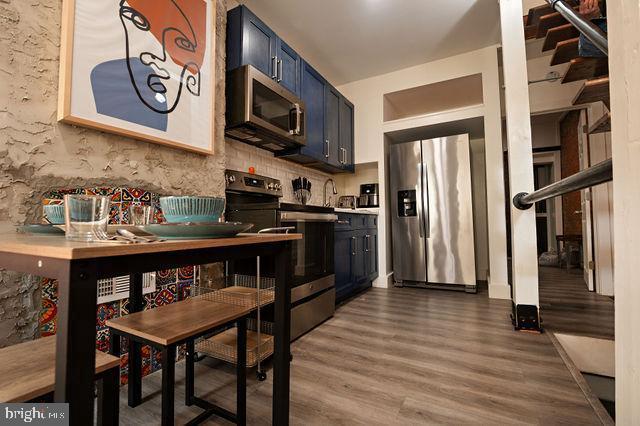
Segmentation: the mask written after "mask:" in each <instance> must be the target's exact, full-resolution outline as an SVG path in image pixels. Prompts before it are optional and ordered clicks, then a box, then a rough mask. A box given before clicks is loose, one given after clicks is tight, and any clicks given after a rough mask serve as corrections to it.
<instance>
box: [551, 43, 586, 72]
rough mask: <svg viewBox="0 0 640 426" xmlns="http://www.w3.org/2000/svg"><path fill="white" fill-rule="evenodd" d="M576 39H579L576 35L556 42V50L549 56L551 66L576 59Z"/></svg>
mask: <svg viewBox="0 0 640 426" xmlns="http://www.w3.org/2000/svg"><path fill="white" fill-rule="evenodd" d="M578 40H580V39H579V38H577V37H576V38H572V39H569V40H565V41H561V42H560V43H558V44H557V45H556V51H555V52H553V57H552V58H551V66H554V65H560V64H564V63H565V62H569V61H570V60H572V59H576V58H577V57H578Z"/></svg>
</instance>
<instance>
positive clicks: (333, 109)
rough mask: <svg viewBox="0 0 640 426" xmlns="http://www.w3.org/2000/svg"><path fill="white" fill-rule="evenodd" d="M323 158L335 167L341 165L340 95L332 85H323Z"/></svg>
mask: <svg viewBox="0 0 640 426" xmlns="http://www.w3.org/2000/svg"><path fill="white" fill-rule="evenodd" d="M324 94H325V98H326V100H325V108H326V110H325V141H324V143H325V158H326V159H327V162H328V163H329V164H330V165H331V166H334V167H336V168H341V167H342V157H341V150H340V102H341V98H342V95H340V92H338V91H337V90H336V89H335V88H334V87H332V86H330V85H329V84H327V85H326V86H325V91H324Z"/></svg>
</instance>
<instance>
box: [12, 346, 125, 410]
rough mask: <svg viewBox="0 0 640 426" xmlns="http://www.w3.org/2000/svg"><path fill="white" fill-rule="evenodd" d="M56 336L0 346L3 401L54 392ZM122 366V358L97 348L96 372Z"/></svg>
mask: <svg viewBox="0 0 640 426" xmlns="http://www.w3.org/2000/svg"><path fill="white" fill-rule="evenodd" d="M55 361H56V337H55V336H48V337H43V338H40V339H37V340H32V341H29V342H25V343H20V344H17V345H12V346H7V347H5V348H2V349H0V401H1V402H26V401H29V400H32V399H34V398H37V397H40V396H43V395H46V394H48V393H50V392H53V389H54V387H55V382H56V379H55V370H56V367H55ZM119 366H120V358H117V357H114V356H112V355H109V354H106V353H104V352H100V351H96V374H99V373H102V372H104V371H106V370H109V369H111V368H116V367H119Z"/></svg>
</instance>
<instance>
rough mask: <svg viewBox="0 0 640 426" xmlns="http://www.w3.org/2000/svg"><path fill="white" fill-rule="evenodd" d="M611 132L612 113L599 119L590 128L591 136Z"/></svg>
mask: <svg viewBox="0 0 640 426" xmlns="http://www.w3.org/2000/svg"><path fill="white" fill-rule="evenodd" d="M610 131H611V113H610V112H608V113H606V114H605V115H603V116H602V117H600V118H599V119H598V121H596V122H595V123H593V125H592V126H591V127H589V134H590V135H594V134H597V133H605V132H610Z"/></svg>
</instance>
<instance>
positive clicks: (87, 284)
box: [55, 261, 97, 426]
mask: <svg viewBox="0 0 640 426" xmlns="http://www.w3.org/2000/svg"><path fill="white" fill-rule="evenodd" d="M60 277H61V278H60V279H59V280H58V320H57V321H58V324H57V329H58V330H57V333H56V386H55V401H56V402H68V403H69V416H70V423H71V424H72V425H83V426H84V425H89V424H93V379H94V374H95V364H96V358H95V350H96V300H97V295H96V293H97V276H96V271H95V268H94V266H93V264H92V262H83V261H70V262H69V264H68V265H67V267H66V270H65V271H64V272H63V273H61V274H60Z"/></svg>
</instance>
